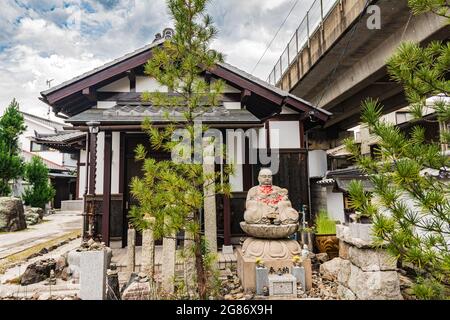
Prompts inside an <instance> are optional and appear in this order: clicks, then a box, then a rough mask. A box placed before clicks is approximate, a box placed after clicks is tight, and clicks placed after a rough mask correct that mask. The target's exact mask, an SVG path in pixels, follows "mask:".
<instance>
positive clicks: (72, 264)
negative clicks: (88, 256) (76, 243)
mask: <svg viewBox="0 0 450 320" xmlns="http://www.w3.org/2000/svg"><path fill="white" fill-rule="evenodd" d="M80 256H81V252H79V251H76V250H72V251H69V253H68V254H67V264H68V265H69V273H70V274H71V275H72V278H75V279H78V278H79V277H80Z"/></svg>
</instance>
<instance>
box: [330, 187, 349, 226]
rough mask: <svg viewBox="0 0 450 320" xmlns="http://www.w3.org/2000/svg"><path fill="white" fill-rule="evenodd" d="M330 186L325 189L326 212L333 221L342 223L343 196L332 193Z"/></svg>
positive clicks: (339, 193)
mask: <svg viewBox="0 0 450 320" xmlns="http://www.w3.org/2000/svg"><path fill="white" fill-rule="evenodd" d="M332 188H333V187H332V186H328V187H327V211H328V216H329V217H330V218H332V219H333V220H339V221H340V222H342V223H343V222H344V220H345V216H344V196H343V194H342V193H341V192H332V191H331V190H332Z"/></svg>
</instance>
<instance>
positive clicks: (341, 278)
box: [337, 259, 352, 287]
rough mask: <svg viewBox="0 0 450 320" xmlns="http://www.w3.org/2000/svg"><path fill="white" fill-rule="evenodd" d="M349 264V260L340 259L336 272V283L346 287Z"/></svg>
mask: <svg viewBox="0 0 450 320" xmlns="http://www.w3.org/2000/svg"><path fill="white" fill-rule="evenodd" d="M351 265H352V263H351V262H350V261H349V260H344V259H342V261H341V267H340V268H339V271H338V273H337V281H338V283H339V284H342V285H344V286H346V287H348V280H349V279H350V273H351Z"/></svg>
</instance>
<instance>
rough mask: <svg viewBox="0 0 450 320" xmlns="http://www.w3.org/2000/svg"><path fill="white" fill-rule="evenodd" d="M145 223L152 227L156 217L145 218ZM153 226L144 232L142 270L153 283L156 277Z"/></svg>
mask: <svg viewBox="0 0 450 320" xmlns="http://www.w3.org/2000/svg"><path fill="white" fill-rule="evenodd" d="M144 219H145V221H147V222H148V223H150V225H151V226H152V225H153V223H154V222H155V217H145V218H144ZM152 228H153V226H152V227H150V228H148V229H145V230H143V231H142V262H141V265H142V269H141V271H142V272H144V273H146V274H147V275H148V276H149V278H150V280H151V281H153V277H154V275H155V239H154V237H153V229H152Z"/></svg>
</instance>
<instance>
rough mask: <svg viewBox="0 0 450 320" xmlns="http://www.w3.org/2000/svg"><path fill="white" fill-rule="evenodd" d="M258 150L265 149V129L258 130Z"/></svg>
mask: <svg viewBox="0 0 450 320" xmlns="http://www.w3.org/2000/svg"><path fill="white" fill-rule="evenodd" d="M258 148H260V149H266V148H267V131H266V128H259V129H258Z"/></svg>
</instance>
